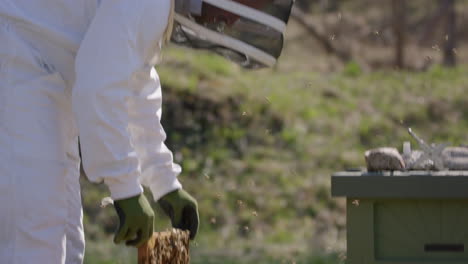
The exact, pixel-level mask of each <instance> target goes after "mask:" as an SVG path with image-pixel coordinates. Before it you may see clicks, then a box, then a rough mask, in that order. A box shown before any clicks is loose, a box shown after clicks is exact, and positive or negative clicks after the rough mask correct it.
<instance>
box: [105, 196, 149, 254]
mask: <svg viewBox="0 0 468 264" xmlns="http://www.w3.org/2000/svg"><path fill="white" fill-rule="evenodd" d="M114 207H115V210H116V211H117V214H118V215H119V220H120V223H119V229H118V230H117V232H116V233H115V237H114V242H115V243H116V244H119V243H121V242H122V241H125V244H126V245H127V246H135V247H140V246H141V245H143V244H144V243H145V242H146V241H148V239H150V238H151V236H152V235H153V230H154V229H153V222H154V212H153V209H151V206H150V204H149V202H148V200H147V199H146V197H145V196H144V195H143V194H140V195H138V196H134V197H131V198H128V199H122V200H116V201H114Z"/></svg>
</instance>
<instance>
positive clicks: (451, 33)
mask: <svg viewBox="0 0 468 264" xmlns="http://www.w3.org/2000/svg"><path fill="white" fill-rule="evenodd" d="M440 5H441V9H443V10H445V33H446V35H445V44H444V65H445V66H447V67H453V66H455V65H456V64H457V59H456V37H457V26H456V25H457V19H456V11H455V0H440Z"/></svg>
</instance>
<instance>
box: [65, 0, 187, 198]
mask: <svg viewBox="0 0 468 264" xmlns="http://www.w3.org/2000/svg"><path fill="white" fill-rule="evenodd" d="M170 7H171V1H170V0H158V1H154V0H139V1H131V0H112V1H102V2H101V6H100V7H99V8H98V10H97V12H96V15H95V17H94V19H93V21H92V22H91V24H90V26H89V28H88V31H87V33H86V35H85V38H84V39H83V41H82V43H81V45H80V49H79V51H78V54H77V57H76V65H75V69H76V81H75V85H74V87H73V95H72V98H73V109H74V112H75V115H76V118H77V123H78V128H79V134H80V143H81V151H82V159H83V167H84V170H85V172H86V174H87V175H88V177H89V179H90V180H91V181H93V182H100V181H104V182H105V183H106V184H107V185H108V187H109V189H110V192H111V196H112V198H113V199H115V200H119V199H123V198H128V197H132V196H136V195H138V194H139V193H141V192H142V187H141V185H140V184H144V185H147V186H148V187H150V189H151V190H152V192H153V196H154V197H155V199H159V197H161V196H163V195H164V194H166V193H169V192H171V191H173V190H176V189H180V188H181V185H180V183H179V182H178V180H177V175H178V174H179V173H180V167H179V166H178V165H176V164H174V163H173V157H172V153H171V152H170V151H169V150H168V149H167V147H166V146H165V145H164V140H165V138H166V135H165V133H164V130H163V128H162V126H161V124H160V117H161V103H162V101H161V100H162V99H161V87H160V83H159V78H158V76H157V74H156V71H155V70H154V68H153V65H154V64H155V63H156V60H157V55H158V54H159V50H160V45H161V41H160V40H161V38H162V36H163V34H164V31H165V29H166V26H167V22H168V17H169V13H170Z"/></svg>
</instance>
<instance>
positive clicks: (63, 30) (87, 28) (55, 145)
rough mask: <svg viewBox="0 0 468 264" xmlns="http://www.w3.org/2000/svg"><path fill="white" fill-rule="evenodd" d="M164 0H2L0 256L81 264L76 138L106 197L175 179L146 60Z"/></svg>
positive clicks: (161, 190)
mask: <svg viewBox="0 0 468 264" xmlns="http://www.w3.org/2000/svg"><path fill="white" fill-rule="evenodd" d="M170 8H171V0H138V1H135V0H1V1H0V263H8V264H27V263H41V264H45V263H47V264H55V263H71V264H74V263H81V262H82V259H83V252H84V236H83V227H82V208H81V197H80V186H79V181H78V178H79V167H80V158H79V154H78V137H80V141H81V151H82V157H83V165H84V169H85V172H86V173H87V175H88V177H89V178H90V180H91V181H93V182H100V181H104V182H105V183H106V184H107V185H108V186H109V189H110V191H111V195H112V198H114V199H122V198H128V197H131V196H135V195H137V194H139V193H141V192H142V187H141V185H140V184H143V185H145V186H148V187H149V188H150V189H151V191H152V192H153V196H154V198H155V199H156V200H158V199H159V198H160V197H161V196H163V195H164V194H166V193H168V192H170V191H173V190H176V189H179V188H181V185H180V183H179V182H178V180H177V175H178V174H179V173H180V167H179V166H178V165H176V164H174V163H173V158H172V153H171V152H170V151H169V150H168V149H167V148H166V146H165V145H164V143H163V142H164V140H165V133H164V130H163V128H162V127H161V124H160V116H161V88H160V83H159V79H158V75H157V73H156V71H155V70H154V69H153V67H152V66H153V65H154V64H155V62H156V60H157V57H158V54H159V51H160V47H161V38H162V36H163V33H164V31H165V30H166V26H167V24H168V18H169V14H170Z"/></svg>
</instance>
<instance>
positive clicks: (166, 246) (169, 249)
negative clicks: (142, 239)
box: [138, 229, 190, 264]
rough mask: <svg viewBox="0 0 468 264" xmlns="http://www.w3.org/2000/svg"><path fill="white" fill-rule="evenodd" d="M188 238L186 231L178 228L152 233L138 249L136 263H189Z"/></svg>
mask: <svg viewBox="0 0 468 264" xmlns="http://www.w3.org/2000/svg"><path fill="white" fill-rule="evenodd" d="M189 238H190V236H189V232H188V231H182V230H178V229H172V230H170V231H166V232H160V233H154V235H153V237H152V238H151V239H150V240H149V241H148V242H147V243H146V244H144V245H143V246H142V247H140V248H139V249H138V264H189V263H190V253H189V241H190V239H189Z"/></svg>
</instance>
